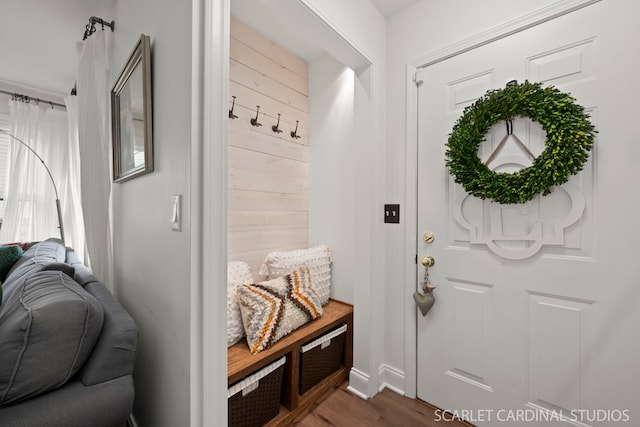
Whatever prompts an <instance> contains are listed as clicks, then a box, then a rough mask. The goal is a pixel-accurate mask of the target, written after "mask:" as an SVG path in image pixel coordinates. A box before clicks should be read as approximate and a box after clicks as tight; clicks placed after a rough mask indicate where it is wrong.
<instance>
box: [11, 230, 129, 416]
mask: <svg viewBox="0 0 640 427" xmlns="http://www.w3.org/2000/svg"><path fill="white" fill-rule="evenodd" d="M2 290H3V298H2V305H0V426H2V427H40V426H42V427H124V426H125V425H127V422H128V421H127V420H128V418H129V415H130V414H131V410H132V407H133V400H134V384H133V377H132V373H133V367H134V362H135V356H136V346H137V334H138V332H137V328H136V325H135V323H134V321H133V319H132V318H131V316H130V315H129V314H128V313H127V312H126V311H125V310H124V308H123V307H122V306H121V305H120V304H119V303H118V301H117V300H116V299H115V298H114V297H113V295H112V294H111V293H110V292H109V291H108V290H107V288H106V287H105V286H104V285H103V284H102V283H100V282H99V281H98V280H97V279H96V278H95V277H94V276H93V275H92V274H91V273H90V272H89V271H88V270H87V269H86V267H85V266H84V265H82V264H81V263H80V262H79V260H78V257H77V255H76V254H75V252H73V250H71V249H69V248H65V246H64V245H63V243H62V242H61V241H60V240H58V239H49V240H46V241H44V242H40V243H37V244H35V245H33V246H31V247H30V248H28V249H27V250H26V251H25V252H24V254H23V256H22V257H21V258H20V259H19V260H18V262H17V263H16V264H15V265H14V266H13V268H12V269H11V270H10V271H9V273H8V275H7V277H6V280H5V281H4V282H3V284H2Z"/></svg>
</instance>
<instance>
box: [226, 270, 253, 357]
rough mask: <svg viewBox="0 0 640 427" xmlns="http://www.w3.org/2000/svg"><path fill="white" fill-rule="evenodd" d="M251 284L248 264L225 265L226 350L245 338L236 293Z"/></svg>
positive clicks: (251, 279) (251, 277) (251, 278)
mask: <svg viewBox="0 0 640 427" xmlns="http://www.w3.org/2000/svg"><path fill="white" fill-rule="evenodd" d="M251 283H253V276H252V275H251V268H250V267H249V264H247V263H246V262H244V261H233V262H230V263H228V264H227V348H228V347H231V346H232V345H234V344H235V343H237V342H238V341H240V340H241V339H242V338H243V337H244V336H245V332H244V326H243V324H242V316H241V315H240V306H239V305H238V301H237V299H236V293H237V291H238V288H239V287H240V286H242V285H247V284H251Z"/></svg>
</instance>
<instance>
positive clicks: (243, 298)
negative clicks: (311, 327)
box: [237, 267, 322, 354]
mask: <svg viewBox="0 0 640 427" xmlns="http://www.w3.org/2000/svg"><path fill="white" fill-rule="evenodd" d="M237 298H238V304H240V312H241V313H242V322H243V323H244V329H245V331H246V333H247V342H248V343H249V350H251V352H252V353H253V354H256V353H258V352H260V351H262V350H265V349H267V348H269V347H271V346H272V345H273V344H275V343H276V342H277V341H278V340H280V339H281V338H283V337H285V336H286V335H288V334H289V333H290V332H291V331H293V330H295V329H297V328H299V327H300V326H302V325H304V324H305V323H307V322H309V321H311V320H313V319H316V318H318V317H320V316H322V305H321V304H320V299H319V297H318V294H317V293H316V292H315V290H314V289H313V287H312V286H311V275H310V273H309V269H308V268H307V267H303V268H301V269H298V270H295V271H292V272H291V274H288V275H286V276H282V277H278V278H276V279H273V280H269V281H267V282H261V283H258V284H255V285H242V286H240V287H239V288H238V296H237Z"/></svg>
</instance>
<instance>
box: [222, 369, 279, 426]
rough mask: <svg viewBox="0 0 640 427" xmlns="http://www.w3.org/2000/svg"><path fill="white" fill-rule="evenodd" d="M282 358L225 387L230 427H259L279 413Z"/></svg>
mask: <svg viewBox="0 0 640 427" xmlns="http://www.w3.org/2000/svg"><path fill="white" fill-rule="evenodd" d="M285 361H286V357H282V358H281V359H279V360H278V361H276V362H274V363H272V364H270V365H268V366H266V367H264V368H262V369H261V370H259V371H258V372H256V373H255V374H252V375H250V376H248V377H247V378H245V379H243V380H241V381H239V382H237V383H235V384H234V385H232V386H231V387H229V390H228V393H227V396H228V400H227V402H228V409H229V426H230V427H260V426H262V425H264V424H265V423H267V422H268V421H269V420H271V419H272V418H273V417H275V416H276V415H278V413H279V412H280V394H281V391H282V376H283V372H284V363H285Z"/></svg>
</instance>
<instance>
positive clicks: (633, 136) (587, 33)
mask: <svg viewBox="0 0 640 427" xmlns="http://www.w3.org/2000/svg"><path fill="white" fill-rule="evenodd" d="M639 13H640V8H639V7H638V5H637V4H636V3H634V2H632V1H626V0H625V1H602V2H599V3H595V4H593V5H591V6H587V7H585V8H582V9H579V10H577V11H574V12H571V13H569V14H566V15H563V16H560V17H557V18H555V19H553V20H550V21H548V22H545V23H541V24H539V25H536V26H534V27H532V28H528V29H526V30H523V31H521V32H517V33H515V34H513V35H511V36H508V37H506V38H503V39H500V40H497V41H494V42H492V43H490V44H487V45H484V46H482V47H478V48H476V49H473V50H471V51H469V52H466V53H463V54H460V55H458V56H455V57H453V58H450V59H447V60H444V61H442V62H439V63H436V64H435V65H431V66H428V67H426V68H424V69H422V70H421V71H420V72H419V73H418V79H420V80H422V82H423V83H422V85H421V86H420V87H419V88H418V89H417V90H418V100H419V101H418V102H419V114H418V120H419V124H418V129H419V131H418V140H419V141H418V194H419V195H418V234H419V236H418V260H419V259H420V258H421V257H422V256H423V255H425V254H428V255H431V256H432V257H433V258H434V259H435V265H434V266H433V267H432V268H430V270H429V271H430V279H431V282H432V283H433V284H434V285H435V286H437V288H436V290H435V292H434V295H435V297H436V302H435V305H434V306H433V308H432V309H431V311H430V312H429V313H428V314H427V315H426V316H425V317H423V316H422V315H421V314H420V313H418V315H417V318H418V324H417V334H418V355H417V360H418V378H417V394H418V397H419V398H420V399H422V400H424V401H426V402H429V403H431V404H433V405H435V406H437V407H440V408H443V409H447V410H449V411H451V412H453V413H454V415H458V416H460V417H461V418H465V419H467V420H468V421H470V422H472V423H473V424H475V425H478V426H493V425H496V426H497V425H501V426H504V425H513V424H518V423H520V422H525V423H526V424H527V425H545V426H548V425H556V424H558V425H559V424H561V422H560V421H559V419H560V418H563V419H564V422H567V421H568V422H569V423H570V424H574V425H578V426H583V425H589V426H591V425H594V426H611V425H616V422H621V421H624V420H629V422H628V423H627V425H640V399H638V397H637V396H638V386H639V385H640V384H639V383H640V249H639V248H638V246H639V245H638V241H639V239H640V219H639V216H640V215H639V214H640V190H639V189H638V182H639V180H638V171H640V128H639V127H638V121H639V120H640V107H639V106H638V100H639V98H640V97H639V95H640V90H639V87H640V82H638V78H640V55H639V54H638V48H637V45H636V41H637V40H638V39H640V30H639V28H640V26H638V25H636V23H635V22H633V19H635V18H634V16H638V14H639ZM514 79H515V80H517V81H519V82H523V81H524V80H529V81H532V82H542V83H543V84H544V85H545V86H548V85H553V86H555V87H557V88H558V89H560V90H561V91H563V92H569V93H571V95H572V96H573V97H574V98H576V100H577V103H579V104H581V105H582V106H584V107H585V108H586V110H587V112H588V113H589V114H590V116H591V117H592V122H593V123H594V124H595V126H596V129H597V131H598V132H599V133H598V134H597V138H596V143H595V146H594V148H593V150H592V152H591V154H590V159H589V161H588V163H587V164H586V166H585V169H584V170H583V171H582V172H581V173H580V174H578V175H576V176H573V177H572V178H571V179H570V181H569V182H568V183H567V184H565V185H563V186H561V187H559V188H556V189H555V190H554V191H553V193H552V194H550V195H548V196H546V197H539V196H538V197H537V198H535V199H534V200H533V201H531V202H529V203H526V204H521V205H500V204H496V203H492V202H490V201H482V200H480V199H477V198H475V197H471V196H468V195H467V194H466V193H465V192H464V190H463V189H462V187H461V186H459V185H458V184H455V183H454V181H453V178H452V177H451V176H450V175H449V173H448V170H447V169H446V167H445V143H446V141H447V137H448V134H449V133H450V132H451V128H452V126H453V124H454V123H455V121H456V120H457V119H458V117H460V115H461V114H462V111H463V109H464V108H465V107H466V106H468V105H470V104H471V103H473V101H474V100H476V99H478V98H479V97H480V96H482V95H483V94H484V93H485V92H486V91H487V90H490V89H497V88H502V87H504V86H505V84H506V83H507V82H509V81H511V80H514ZM505 133H506V127H505V124H504V123H498V124H496V125H495V126H494V127H493V128H492V129H491V131H490V132H489V134H488V135H487V138H486V141H485V142H484V143H483V144H482V145H481V149H480V153H479V155H480V157H481V158H483V159H487V158H488V157H489V155H490V153H491V152H492V151H493V149H494V148H495V146H496V145H497V144H498V142H499V141H500V140H501V139H502V138H503V137H504V135H505ZM513 133H514V134H515V135H516V136H517V137H518V138H519V139H520V140H522V141H523V142H524V143H525V144H526V145H528V146H529V148H530V149H531V151H533V153H534V154H536V155H537V154H539V153H540V152H541V151H542V150H543V148H544V141H545V134H544V132H543V131H542V129H541V127H540V126H539V125H538V124H537V123H534V122H531V121H530V120H528V119H525V118H518V119H516V120H514V121H513ZM528 165H530V160H529V159H528V158H527V156H526V154H525V153H524V152H523V150H521V149H520V148H518V146H517V144H515V143H513V141H511V142H508V143H507V145H506V146H505V148H504V149H503V150H502V151H501V152H500V154H499V155H498V156H497V158H496V159H495V160H494V161H493V162H492V167H494V168H495V169H496V170H499V171H510V170H514V168H517V167H523V166H528ZM425 232H432V233H433V235H434V237H435V239H434V241H433V242H432V243H426V242H424V241H423V238H422V236H423V233H425ZM417 268H418V273H417V274H418V278H419V279H421V278H422V277H423V275H424V269H423V267H422V266H421V265H420V262H418V267H417ZM416 289H420V287H419V286H417V287H416ZM562 425H566V424H562Z"/></svg>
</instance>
